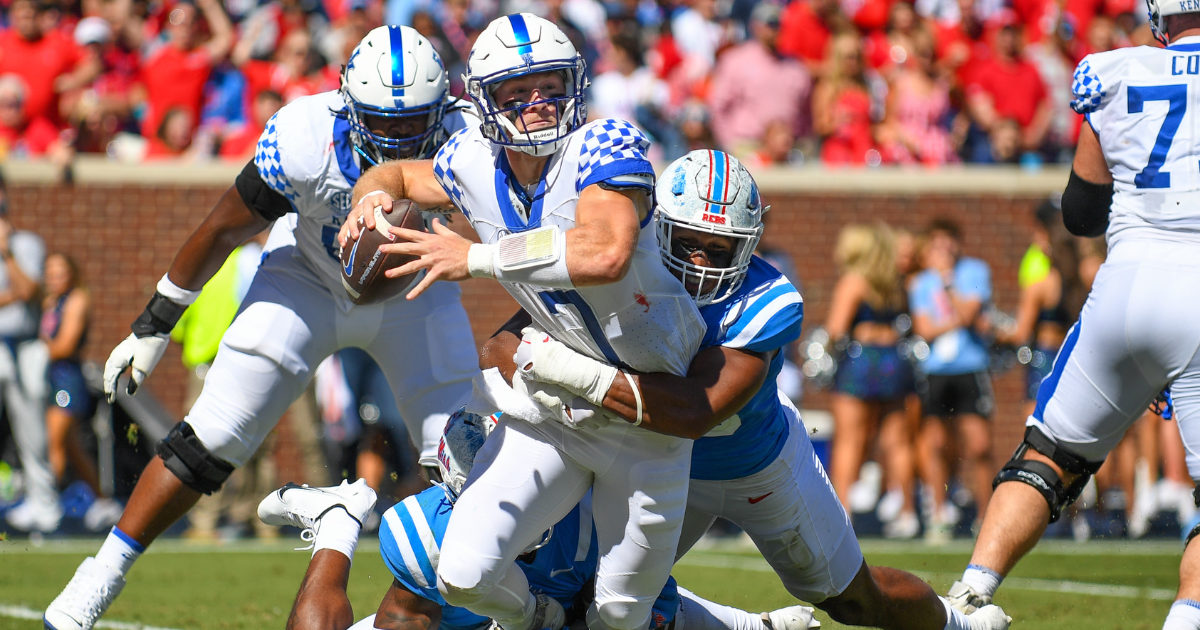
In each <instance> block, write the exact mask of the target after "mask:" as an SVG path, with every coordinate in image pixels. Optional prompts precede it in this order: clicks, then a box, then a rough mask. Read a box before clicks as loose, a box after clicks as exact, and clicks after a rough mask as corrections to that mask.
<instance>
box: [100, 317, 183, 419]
mask: <svg viewBox="0 0 1200 630" xmlns="http://www.w3.org/2000/svg"><path fill="white" fill-rule="evenodd" d="M168 343H170V340H169V339H168V337H167V336H166V335H149V336H146V337H138V336H137V335H134V334H130V335H129V336H128V337H126V338H125V340H124V341H122V342H121V343H119V344H117V347H116V348H113V351H112V354H110V355H108V361H107V362H106V363H105V364H104V397H105V398H107V399H108V402H109V403H112V402H113V401H115V400H116V399H117V380H118V379H119V378H120V377H121V373H122V372H124V371H125V368H129V387H128V389H127V390H126V391H128V392H129V394H130V395H133V394H135V393H137V389H138V387H141V385H142V381H144V380H146V377H147V376H148V375H149V374H150V372H152V371H154V366H156V365H158V360H159V359H161V358H162V355H163V353H164V352H166V351H167V344H168Z"/></svg>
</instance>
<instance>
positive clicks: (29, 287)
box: [4, 253, 39, 302]
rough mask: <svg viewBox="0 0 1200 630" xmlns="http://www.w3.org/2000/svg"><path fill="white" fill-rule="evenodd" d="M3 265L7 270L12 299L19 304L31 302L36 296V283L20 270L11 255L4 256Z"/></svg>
mask: <svg viewBox="0 0 1200 630" xmlns="http://www.w3.org/2000/svg"><path fill="white" fill-rule="evenodd" d="M4 263H5V266H6V267H7V268H8V287H9V291H11V292H12V295H13V297H14V298H15V299H16V300H19V301H21V302H28V301H29V300H32V299H33V296H34V295H37V292H38V288H39V286H38V283H37V282H35V281H34V280H33V278H30V277H29V276H28V275H27V274H26V273H25V270H23V269H21V266H20V265H18V264H17V261H16V259H14V258H13V256H12V254H11V253H9V254H8V255H7V256H5V258H4Z"/></svg>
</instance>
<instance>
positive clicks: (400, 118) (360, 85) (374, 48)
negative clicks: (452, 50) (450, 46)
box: [342, 26, 450, 164]
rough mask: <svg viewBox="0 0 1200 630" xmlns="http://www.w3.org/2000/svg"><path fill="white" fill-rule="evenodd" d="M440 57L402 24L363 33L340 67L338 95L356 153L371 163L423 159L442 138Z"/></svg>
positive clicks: (444, 91)
mask: <svg viewBox="0 0 1200 630" xmlns="http://www.w3.org/2000/svg"><path fill="white" fill-rule="evenodd" d="M448 85H449V83H448V81H447V80H446V69H445V68H444V67H443V66H442V59H441V57H439V56H438V54H437V51H435V50H434V49H433V45H432V44H430V43H429V40H427V39H425V38H424V37H423V36H422V35H421V34H420V33H418V32H416V31H415V30H413V29H412V28H409V27H407V26H380V27H379V28H376V29H374V30H372V31H371V32H370V33H367V36H366V37H364V38H363V40H362V42H360V43H359V44H358V46H357V47H356V48H355V49H354V52H353V53H352V54H351V55H350V60H349V61H347V62H346V66H345V68H343V69H342V97H343V98H344V99H345V100H346V108H347V114H348V116H349V118H350V136H351V140H352V141H353V143H354V149H355V151H356V152H357V153H358V154H359V155H360V156H362V157H363V158H364V159H366V160H367V161H368V162H370V163H371V164H379V163H380V162H383V161H385V160H395V159H400V158H428V157H431V156H432V155H433V154H434V152H436V151H437V150H438V148H439V147H440V146H441V145H442V143H444V142H445V140H446V132H445V130H444V129H442V116H443V115H444V114H445V112H446V108H447V106H448V105H449V102H450V100H449V98H448V94H449V90H448Z"/></svg>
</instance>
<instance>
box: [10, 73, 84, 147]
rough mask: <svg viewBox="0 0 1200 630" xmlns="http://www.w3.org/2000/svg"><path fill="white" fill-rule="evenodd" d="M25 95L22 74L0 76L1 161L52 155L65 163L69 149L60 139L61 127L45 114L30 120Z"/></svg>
mask: <svg viewBox="0 0 1200 630" xmlns="http://www.w3.org/2000/svg"><path fill="white" fill-rule="evenodd" d="M25 94H26V91H25V84H24V81H23V80H22V79H21V77H19V76H17V75H15V74H5V75H3V76H0V161H3V160H6V159H8V158H10V157H23V158H31V157H41V156H43V155H46V154H50V157H51V158H53V159H55V161H56V162H60V163H64V164H65V163H66V158H67V157H68V156H69V152H68V150H67V148H66V146H65V145H64V144H63V143H62V142H61V141H60V140H59V132H58V129H57V128H56V127H55V126H54V125H53V124H52V123H51V122H50V121H48V120H46V119H45V118H44V117H37V118H33V119H30V118H29V117H27V116H26V115H25V113H24V111H23V106H24V104H25Z"/></svg>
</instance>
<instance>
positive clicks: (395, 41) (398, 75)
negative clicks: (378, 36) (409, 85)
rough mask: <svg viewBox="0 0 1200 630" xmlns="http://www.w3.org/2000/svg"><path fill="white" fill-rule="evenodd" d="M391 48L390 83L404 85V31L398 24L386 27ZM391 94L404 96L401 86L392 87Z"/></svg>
mask: <svg viewBox="0 0 1200 630" xmlns="http://www.w3.org/2000/svg"><path fill="white" fill-rule="evenodd" d="M388 37H389V39H390V41H391V45H392V50H391V55H392V85H394V86H402V85H404V31H402V30H401V29H400V27H399V26H389V27H388ZM392 96H397V97H399V96H404V88H403V87H393V88H392Z"/></svg>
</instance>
